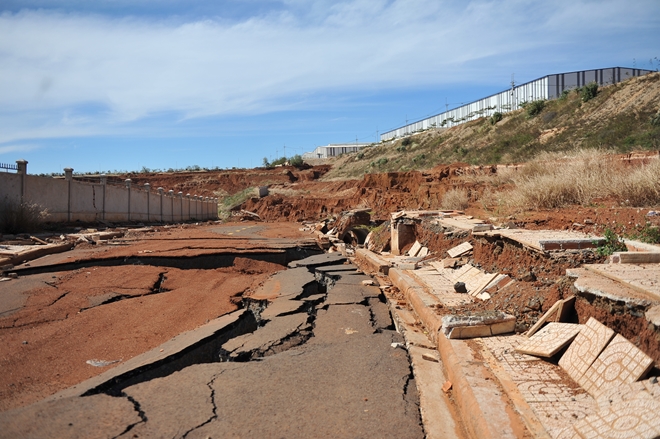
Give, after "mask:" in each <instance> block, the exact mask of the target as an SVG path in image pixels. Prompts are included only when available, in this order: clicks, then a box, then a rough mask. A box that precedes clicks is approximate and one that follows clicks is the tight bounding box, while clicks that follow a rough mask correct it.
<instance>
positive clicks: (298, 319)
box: [222, 313, 311, 358]
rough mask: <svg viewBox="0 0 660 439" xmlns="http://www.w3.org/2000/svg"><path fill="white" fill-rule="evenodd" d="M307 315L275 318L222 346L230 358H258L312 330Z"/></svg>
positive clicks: (273, 351)
mask: <svg viewBox="0 0 660 439" xmlns="http://www.w3.org/2000/svg"><path fill="white" fill-rule="evenodd" d="M308 317H309V316H308V315H307V313H297V314H291V315H288V316H281V317H274V318H273V319H272V320H271V321H269V322H268V323H266V324H265V325H264V326H262V327H260V328H259V329H257V330H256V331H254V332H252V333H250V334H245V335H240V336H238V337H235V338H233V339H231V340H229V341H228V342H227V343H225V344H223V345H222V349H223V350H224V351H226V353H227V355H228V356H229V357H230V358H242V357H244V356H248V357H249V358H258V357H261V356H264V355H266V354H268V353H275V352H277V350H276V349H275V348H276V347H277V346H278V345H280V344H281V343H282V341H283V340H284V339H287V338H289V337H291V336H292V335H294V334H296V333H299V332H301V331H305V330H308V329H310V328H311V325H310V324H309V323H307V319H308Z"/></svg>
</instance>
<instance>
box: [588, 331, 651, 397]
mask: <svg viewBox="0 0 660 439" xmlns="http://www.w3.org/2000/svg"><path fill="white" fill-rule="evenodd" d="M652 366H653V360H652V359H651V358H650V357H649V356H648V355H646V354H645V353H644V352H642V351H641V350H639V349H638V348H637V347H636V346H635V345H634V344H632V343H631V342H629V341H628V340H627V339H626V338H625V337H623V336H622V335H620V334H617V335H616V336H615V337H614V339H613V340H612V341H611V342H610V344H608V345H607V347H606V348H605V350H603V352H601V354H600V355H599V356H598V358H596V360H595V361H594V362H593V364H592V365H591V366H590V367H589V369H587V372H586V373H585V374H584V375H583V376H582V377H581V378H580V380H578V383H580V385H581V386H582V387H583V388H584V389H585V390H586V391H587V392H589V393H590V394H592V395H593V394H595V393H596V392H597V391H598V390H599V389H604V388H607V387H613V386H614V387H618V386H620V385H621V384H626V383H633V382H635V381H637V380H638V379H640V378H641V377H643V376H644V374H646V372H648V371H649V369H650V368H651V367H652Z"/></svg>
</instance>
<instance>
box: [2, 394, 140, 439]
mask: <svg viewBox="0 0 660 439" xmlns="http://www.w3.org/2000/svg"><path fill="white" fill-rule="evenodd" d="M141 421H142V420H141V418H140V415H139V413H138V411H137V410H136V409H135V406H134V405H133V403H132V402H131V401H129V400H128V399H127V398H113V397H112V396H108V395H92V396H87V397H84V398H80V397H70V398H66V399H62V400H59V401H42V402H40V403H37V404H32V405H29V406H27V407H21V408H18V409H15V410H9V411H6V412H2V413H0V436H1V437H3V438H70V439H74V438H75V439H78V438H80V439H84V438H91V437H94V438H114V437H118V436H119V435H120V434H122V433H123V432H125V431H126V430H127V429H128V427H129V426H132V425H135V424H137V423H139V422H141Z"/></svg>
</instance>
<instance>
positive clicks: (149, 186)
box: [144, 183, 151, 223]
mask: <svg viewBox="0 0 660 439" xmlns="http://www.w3.org/2000/svg"><path fill="white" fill-rule="evenodd" d="M144 190H145V191H147V223H148V222H149V221H150V220H149V212H150V210H151V209H150V207H151V206H150V204H151V185H150V184H149V183H145V184H144Z"/></svg>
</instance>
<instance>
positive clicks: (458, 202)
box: [441, 188, 469, 210]
mask: <svg viewBox="0 0 660 439" xmlns="http://www.w3.org/2000/svg"><path fill="white" fill-rule="evenodd" d="M468 202H469V198H468V193H467V190H465V189H463V188H456V189H450V190H448V191H447V192H446V193H445V195H444V196H443V197H442V203H441V206H442V208H443V209H445V210H465V209H467V207H468Z"/></svg>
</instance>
